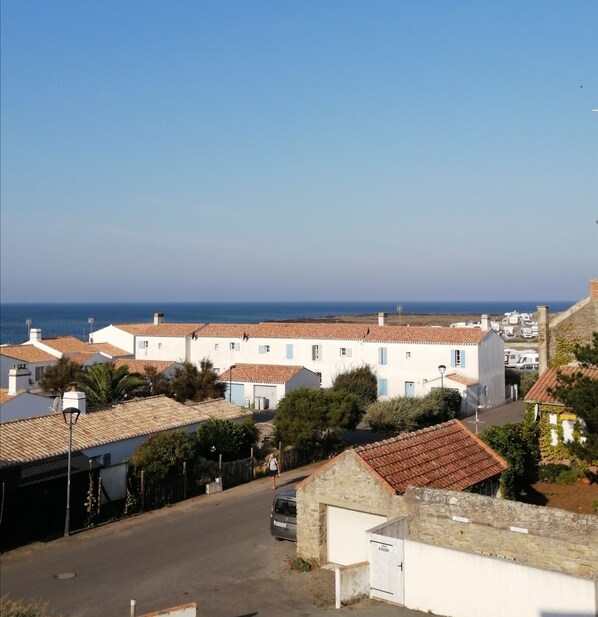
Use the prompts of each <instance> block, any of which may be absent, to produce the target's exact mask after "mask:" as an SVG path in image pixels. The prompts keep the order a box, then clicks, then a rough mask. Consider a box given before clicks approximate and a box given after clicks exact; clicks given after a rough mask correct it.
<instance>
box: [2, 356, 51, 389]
mask: <svg viewBox="0 0 598 617" xmlns="http://www.w3.org/2000/svg"><path fill="white" fill-rule="evenodd" d="M57 361H58V360H50V361H48V362H23V361H22V360H15V359H14V358H9V357H7V356H0V388H4V389H6V388H8V372H9V371H10V369H11V368H12V367H13V366H15V365H17V364H24V365H25V366H26V367H27V370H28V371H29V372H30V373H31V379H32V380H33V384H32V385H31V386H30V387H31V388H35V387H36V386H37V385H39V382H38V381H35V369H36V368H37V367H47V366H54V364H56V362H57Z"/></svg>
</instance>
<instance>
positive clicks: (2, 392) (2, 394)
mask: <svg viewBox="0 0 598 617" xmlns="http://www.w3.org/2000/svg"><path fill="white" fill-rule="evenodd" d="M11 398H14V397H13V396H11V395H10V394H9V393H8V389H7V388H2V389H0V405H4V403H6V401H10V399H11Z"/></svg>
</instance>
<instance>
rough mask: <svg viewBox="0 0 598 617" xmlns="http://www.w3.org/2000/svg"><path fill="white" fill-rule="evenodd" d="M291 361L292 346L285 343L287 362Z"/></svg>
mask: <svg viewBox="0 0 598 617" xmlns="http://www.w3.org/2000/svg"><path fill="white" fill-rule="evenodd" d="M292 359H293V345H292V343H287V360H292Z"/></svg>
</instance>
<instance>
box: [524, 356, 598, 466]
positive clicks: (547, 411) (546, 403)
mask: <svg viewBox="0 0 598 617" xmlns="http://www.w3.org/2000/svg"><path fill="white" fill-rule="evenodd" d="M578 371H579V372H581V373H582V374H583V375H585V376H587V377H589V378H590V379H596V380H598V368H596V367H587V368H584V367H581V366H564V367H560V368H549V369H548V370H546V371H545V372H544V373H542V374H541V375H540V377H539V378H538V381H536V383H535V384H534V385H533V386H532V387H531V388H530V390H529V392H528V393H527V394H526V396H525V404H526V410H527V413H529V414H532V413H533V414H534V417H535V418H536V419H537V420H538V421H539V422H540V431H541V435H542V437H541V439H540V450H541V454H542V458H543V459H544V461H545V462H549V461H562V460H563V459H568V458H569V457H570V453H569V451H568V449H567V448H566V444H567V443H570V442H572V441H583V440H584V439H585V437H584V424H583V420H580V419H578V418H577V416H576V415H575V414H574V413H573V412H572V411H571V410H570V409H568V408H567V407H565V405H563V403H561V402H560V401H558V400H557V399H556V398H555V397H553V396H552V395H551V394H550V393H549V392H548V390H549V388H555V387H556V386H557V385H558V374H559V373H562V374H564V375H571V374H572V373H576V372H578Z"/></svg>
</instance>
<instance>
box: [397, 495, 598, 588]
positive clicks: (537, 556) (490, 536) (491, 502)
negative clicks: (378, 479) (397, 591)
mask: <svg viewBox="0 0 598 617" xmlns="http://www.w3.org/2000/svg"><path fill="white" fill-rule="evenodd" d="M403 505H404V507H406V509H407V511H408V513H409V519H408V520H409V539H411V540H416V541H421V542H426V543H427V544H433V545H435V546H443V547H445V548H451V549H457V550H462V551H467V552H474V553H481V554H485V555H489V556H492V557H500V558H503V559H508V560H512V561H516V562H518V563H521V564H525V565H528V566H533V567H536V568H544V569H549V570H556V571H559V572H565V573H568V574H574V575H576V576H584V577H592V576H593V577H595V576H596V573H597V572H598V550H596V547H597V546H598V517H596V516H593V515H580V514H574V513H572V512H566V511H565V510H559V509H556V508H544V507H539V506H532V505H528V504H522V503H519V502H515V501H507V500H503V499H493V498H490V497H483V496H480V495H473V494H470V493H459V492H454V491H439V490H430V489H422V488H410V489H408V490H407V492H406V493H405V495H404V497H403Z"/></svg>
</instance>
